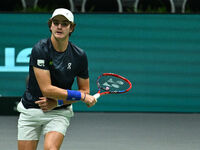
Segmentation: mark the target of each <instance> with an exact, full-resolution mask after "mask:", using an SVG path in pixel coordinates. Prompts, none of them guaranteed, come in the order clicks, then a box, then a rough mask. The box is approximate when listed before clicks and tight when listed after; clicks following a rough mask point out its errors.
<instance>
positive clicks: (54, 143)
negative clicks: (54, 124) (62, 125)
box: [44, 131, 64, 150]
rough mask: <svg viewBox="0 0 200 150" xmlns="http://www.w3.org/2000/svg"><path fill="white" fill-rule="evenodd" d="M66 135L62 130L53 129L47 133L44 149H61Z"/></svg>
mask: <svg viewBox="0 0 200 150" xmlns="http://www.w3.org/2000/svg"><path fill="white" fill-rule="evenodd" d="M63 139H64V135H63V134H61V133H60V132H56V131H51V132H48V133H46V134H45V138H44V150H50V149H54V150H59V149H60V146H61V144H62V142H63Z"/></svg>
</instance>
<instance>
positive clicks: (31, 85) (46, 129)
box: [17, 8, 97, 150]
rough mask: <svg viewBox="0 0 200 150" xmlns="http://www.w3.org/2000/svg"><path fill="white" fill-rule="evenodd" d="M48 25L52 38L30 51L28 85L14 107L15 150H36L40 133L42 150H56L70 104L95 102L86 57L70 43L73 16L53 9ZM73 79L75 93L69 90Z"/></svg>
mask: <svg viewBox="0 0 200 150" xmlns="http://www.w3.org/2000/svg"><path fill="white" fill-rule="evenodd" d="M48 25H49V29H50V31H51V37H50V38H48V39H43V40H41V41H39V42H38V43H37V44H36V45H35V46H34V47H33V49H32V53H31V56H30V65H29V82H28V86H27V89H26V91H25V92H24V95H23V97H22V100H21V102H20V103H19V104H18V107H17V109H18V111H19V112H20V116H19V120H18V150H36V149H37V144H38V141H39V139H40V134H44V137H45V138H44V149H45V150H59V149H60V146H61V144H62V141H63V139H64V136H65V133H66V130H67V127H68V126H69V121H70V117H72V116H73V110H72V105H71V104H72V103H75V102H78V101H83V102H84V103H86V105H87V106H88V107H92V106H93V105H95V103H96V102H97V101H96V99H95V98H94V97H93V96H91V95H89V90H90V89H89V76H88V61H87V56H86V54H85V52H84V51H83V50H81V49H80V48H78V47H77V46H76V45H74V44H72V43H71V42H70V41H69V36H70V34H71V33H72V32H73V31H74V28H75V24H74V16H73V14H72V13H71V12H70V11H69V10H67V9H63V8H59V9H56V10H55V11H54V12H53V14H52V17H51V18H50V19H49V22H48ZM76 77H77V85H78V91H74V90H71V87H72V84H73V82H74V79H75V78H76Z"/></svg>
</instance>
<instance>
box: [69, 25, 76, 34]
mask: <svg viewBox="0 0 200 150" xmlns="http://www.w3.org/2000/svg"><path fill="white" fill-rule="evenodd" d="M75 26H76V24H75V23H71V24H70V30H71V31H70V35H71V34H72V32H74V29H75Z"/></svg>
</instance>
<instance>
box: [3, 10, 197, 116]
mask: <svg viewBox="0 0 200 150" xmlns="http://www.w3.org/2000/svg"><path fill="white" fill-rule="evenodd" d="M49 17H50V14H0V19H1V24H0V35H2V36H1V37H0V94H1V98H0V99H1V100H0V107H1V109H0V110H1V111H2V112H0V114H5V113H7V114H8V113H10V114H13V113H14V114H15V113H16V112H14V111H13V108H14V107H15V106H16V102H18V101H19V100H20V97H21V95H22V94H23V92H24V90H25V80H26V76H27V74H28V72H27V71H28V60H29V53H30V51H31V47H32V46H33V45H34V44H35V43H36V42H37V41H38V40H39V39H42V38H46V37H48V36H50V32H49V30H48V27H47V20H48V18H49ZM75 21H76V23H77V26H76V29H75V32H74V33H73V34H72V37H71V39H70V40H71V41H72V42H73V43H75V44H77V45H78V46H79V47H81V48H82V49H84V50H85V51H86V52H87V55H88V59H89V70H90V80H91V81H90V82H91V93H92V94H94V93H95V92H96V90H97V89H96V78H97V77H98V76H99V75H100V74H101V73H104V72H114V73H117V74H120V75H122V76H125V77H127V78H128V79H129V80H130V81H131V82H132V83H133V88H132V90H131V91H130V92H128V93H126V94H121V95H107V96H104V97H101V98H100V99H99V102H98V105H96V106H95V107H93V108H91V109H88V108H87V107H86V106H85V105H83V104H82V103H78V104H75V105H74V109H75V111H122V112H136V111H137V112H138V111H142V112H199V110H200V101H199V100H200V92H199V91H200V67H199V66H200V44H199V43H200V35H199V30H200V29H199V26H200V15H169V14H160V15H158V14H126V15H125V14H75ZM73 88H74V89H76V84H75V85H74V87H73ZM11 108H12V109H11ZM9 111H12V112H9Z"/></svg>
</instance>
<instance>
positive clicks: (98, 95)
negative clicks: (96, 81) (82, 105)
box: [93, 93, 101, 99]
mask: <svg viewBox="0 0 200 150" xmlns="http://www.w3.org/2000/svg"><path fill="white" fill-rule="evenodd" d="M93 96H94V97H95V98H96V99H98V98H99V97H100V96H101V95H100V93H96V94H94V95H93Z"/></svg>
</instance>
